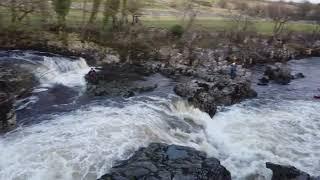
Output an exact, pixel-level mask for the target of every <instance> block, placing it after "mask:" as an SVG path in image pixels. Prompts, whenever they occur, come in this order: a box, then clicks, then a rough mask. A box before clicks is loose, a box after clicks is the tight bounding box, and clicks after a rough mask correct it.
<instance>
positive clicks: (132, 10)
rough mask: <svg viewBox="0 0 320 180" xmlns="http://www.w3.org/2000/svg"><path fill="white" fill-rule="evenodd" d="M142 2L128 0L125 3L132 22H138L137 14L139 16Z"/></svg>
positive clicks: (140, 0) (139, 0)
mask: <svg viewBox="0 0 320 180" xmlns="http://www.w3.org/2000/svg"><path fill="white" fill-rule="evenodd" d="M143 6H144V3H143V1H142V0H130V1H129V2H128V5H127V10H128V12H129V14H130V15H131V17H132V24H136V23H138V22H139V16H141V15H142V14H141V9H142V8H143Z"/></svg>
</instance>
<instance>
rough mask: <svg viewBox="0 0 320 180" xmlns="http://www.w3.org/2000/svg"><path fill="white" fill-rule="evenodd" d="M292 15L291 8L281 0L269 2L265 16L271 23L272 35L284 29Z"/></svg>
mask: <svg viewBox="0 0 320 180" xmlns="http://www.w3.org/2000/svg"><path fill="white" fill-rule="evenodd" d="M292 15H293V10H292V9H290V8H289V7H287V6H286V4H285V3H282V2H271V3H270V4H269V5H268V6H267V8H266V16H267V17H269V18H270V19H271V20H272V21H273V23H274V26H273V35H274V36H277V35H279V34H281V33H282V32H283V30H284V27H285V25H286V23H287V22H288V21H289V20H290V18H291V17H292Z"/></svg>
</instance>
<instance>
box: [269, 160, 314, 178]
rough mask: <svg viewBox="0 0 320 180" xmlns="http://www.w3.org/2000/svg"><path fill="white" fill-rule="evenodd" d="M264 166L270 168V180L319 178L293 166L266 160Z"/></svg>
mask: <svg viewBox="0 0 320 180" xmlns="http://www.w3.org/2000/svg"><path fill="white" fill-rule="evenodd" d="M266 167H267V168H268V169H270V170H272V172H273V174H272V180H320V176H319V177H312V176H310V175H309V174H308V173H306V172H303V171H301V170H299V169H297V168H295V167H293V166H284V165H279V164H274V163H270V162H267V163H266Z"/></svg>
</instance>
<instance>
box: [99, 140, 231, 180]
mask: <svg viewBox="0 0 320 180" xmlns="http://www.w3.org/2000/svg"><path fill="white" fill-rule="evenodd" d="M120 179H121V180H132V179H137V180H138V179H150V180H157V179H159V180H160V179H174V180H231V175H230V172H229V171H228V170H227V169H226V168H225V167H223V166H222V165H221V164H220V162H219V160H217V159H215V158H209V157H207V155H206V154H205V153H203V152H200V151H197V150H195V149H193V148H190V147H183V146H177V145H166V144H160V143H153V144H150V145H149V146H148V147H147V148H141V149H139V150H138V151H136V152H135V154H134V155H133V156H132V157H131V158H129V159H128V160H125V161H122V162H120V163H119V165H116V166H114V167H113V168H112V169H111V170H110V172H109V173H108V174H106V175H104V176H102V177H101V178H100V179H99V180H120Z"/></svg>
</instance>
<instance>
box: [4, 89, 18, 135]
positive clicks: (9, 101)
mask: <svg viewBox="0 0 320 180" xmlns="http://www.w3.org/2000/svg"><path fill="white" fill-rule="evenodd" d="M13 103H14V98H13V97H12V96H10V95H9V94H6V93H0V133H3V132H7V131H9V130H11V129H13V128H14V127H15V125H16V114H15V110H14V107H13Z"/></svg>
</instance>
